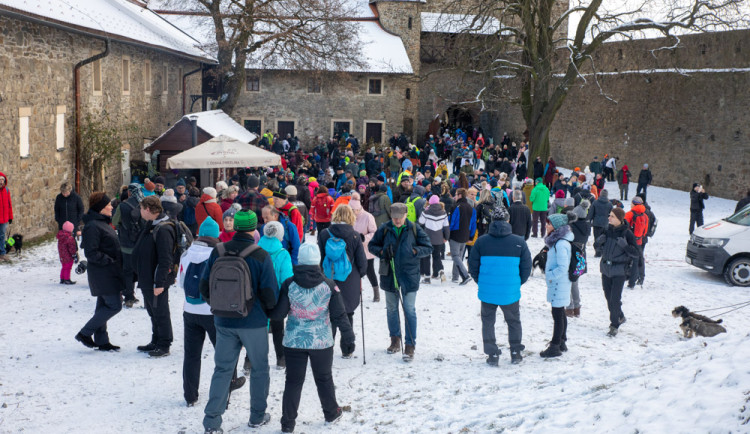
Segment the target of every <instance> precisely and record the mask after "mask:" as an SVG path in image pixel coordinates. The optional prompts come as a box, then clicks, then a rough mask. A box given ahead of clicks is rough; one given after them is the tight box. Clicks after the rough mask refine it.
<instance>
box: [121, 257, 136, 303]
mask: <svg viewBox="0 0 750 434" xmlns="http://www.w3.org/2000/svg"><path fill="white" fill-rule="evenodd" d="M122 273H123V275H124V276H125V289H124V290H123V291H122V295H123V296H124V297H125V301H128V300H133V299H135V270H133V255H132V254H130V253H125V252H122Z"/></svg>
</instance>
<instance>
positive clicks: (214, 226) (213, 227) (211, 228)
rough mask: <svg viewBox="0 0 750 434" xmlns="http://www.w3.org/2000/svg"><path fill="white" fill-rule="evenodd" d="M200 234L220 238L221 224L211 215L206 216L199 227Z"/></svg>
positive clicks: (200, 235)
mask: <svg viewBox="0 0 750 434" xmlns="http://www.w3.org/2000/svg"><path fill="white" fill-rule="evenodd" d="M198 236H199V237H211V238H219V224H218V223H216V220H214V219H212V218H211V217H206V219H205V220H203V223H201V227H200V228H199V229H198Z"/></svg>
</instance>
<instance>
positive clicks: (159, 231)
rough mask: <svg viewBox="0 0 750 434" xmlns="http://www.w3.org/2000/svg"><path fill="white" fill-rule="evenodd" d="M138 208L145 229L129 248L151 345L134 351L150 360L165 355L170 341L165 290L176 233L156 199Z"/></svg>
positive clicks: (169, 280)
mask: <svg viewBox="0 0 750 434" xmlns="http://www.w3.org/2000/svg"><path fill="white" fill-rule="evenodd" d="M140 206H141V218H143V219H144V220H146V225H145V227H144V228H143V230H142V231H141V233H140V235H139V236H138V241H137V242H136V243H135V247H134V248H133V261H134V268H135V271H136V275H137V276H138V287H139V288H141V292H142V294H143V302H144V304H145V305H146V311H147V312H148V316H149V317H150V318H151V342H149V343H148V344H147V345H143V346H139V347H138V351H141V352H147V353H148V355H149V356H151V357H163V356H168V355H169V347H170V346H171V345H172V339H173V337H172V319H171V317H170V314H169V286H170V285H172V284H173V283H174V281H175V277H176V275H175V273H174V270H173V265H174V263H173V262H174V257H173V252H172V250H173V248H174V245H175V237H176V232H175V228H174V226H173V223H172V222H170V221H169V217H168V216H167V215H166V214H165V213H164V209H163V208H162V206H161V201H160V200H159V197H158V196H149V197H146V198H144V199H143V201H141V204H140Z"/></svg>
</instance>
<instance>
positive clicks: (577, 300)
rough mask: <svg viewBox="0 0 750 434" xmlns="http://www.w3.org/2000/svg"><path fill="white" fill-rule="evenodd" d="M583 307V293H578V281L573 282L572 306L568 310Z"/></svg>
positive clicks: (571, 285)
mask: <svg viewBox="0 0 750 434" xmlns="http://www.w3.org/2000/svg"><path fill="white" fill-rule="evenodd" d="M577 307H581V293H580V291H578V281H577V280H576V281H575V282H571V284H570V304H569V305H568V309H575V308H577Z"/></svg>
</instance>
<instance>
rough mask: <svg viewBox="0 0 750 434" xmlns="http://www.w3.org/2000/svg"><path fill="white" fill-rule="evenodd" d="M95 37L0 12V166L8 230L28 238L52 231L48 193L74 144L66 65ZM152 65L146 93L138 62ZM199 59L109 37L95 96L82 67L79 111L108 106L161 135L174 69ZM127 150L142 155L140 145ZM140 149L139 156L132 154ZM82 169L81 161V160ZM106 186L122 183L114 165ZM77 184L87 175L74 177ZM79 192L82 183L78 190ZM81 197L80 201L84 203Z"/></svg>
mask: <svg viewBox="0 0 750 434" xmlns="http://www.w3.org/2000/svg"><path fill="white" fill-rule="evenodd" d="M103 49H104V43H103V42H102V41H101V40H98V39H95V38H92V37H87V36H83V35H79V34H74V33H69V32H65V31H63V30H59V29H55V28H52V27H48V26H43V25H39V24H36V23H31V22H26V21H21V20H17V19H13V18H8V17H5V16H0V75H1V76H2V77H3V80H2V81H0V98H1V101H0V171H2V172H4V173H5V174H6V175H7V176H8V184H9V187H10V190H11V194H12V198H13V208H14V209H13V211H14V214H15V219H14V222H13V226H12V228H11V230H12V232H13V233H16V232H18V233H22V234H24V236H26V237H27V239H32V238H36V237H40V236H43V235H45V234H46V233H49V232H50V231H56V230H57V227H56V225H55V223H54V210H53V204H54V199H55V197H56V196H57V194H58V193H59V186H60V184H61V183H62V182H63V181H70V182H73V180H74V178H75V174H74V156H73V149H74V146H75V120H74V119H75V118H74V114H75V113H74V111H75V101H74V97H75V94H74V85H73V66H74V65H75V64H76V63H77V62H79V61H80V60H83V59H85V58H87V57H90V56H92V55H94V54H96V53H99V52H101V51H103ZM123 56H129V57H130V59H131V72H130V76H131V81H130V83H131V90H130V94H129V95H123V92H122V58H123ZM147 59H148V60H150V61H151V64H152V92H151V95H146V94H145V92H144V82H143V65H144V61H145V60H147ZM165 63H166V64H167V65H168V74H169V89H168V92H167V93H162V75H163V72H162V71H163V65H164V64H165ZM197 66H198V63H197V62H195V61H192V60H188V59H184V58H181V57H178V56H175V55H173V54H169V53H166V52H158V51H154V50H149V49H145V48H140V47H135V46H133V45H125V44H122V43H119V42H115V41H113V42H112V44H111V52H110V54H109V56H108V57H106V58H104V59H102V61H101V69H102V90H101V92H100V94H99V92H97V94H96V95H95V94H94V90H93V81H92V72H93V65H92V64H89V65H86V66H84V67H83V68H81V70H80V72H81V87H80V88H81V104H82V113H84V114H85V113H92V114H99V113H101V111H102V110H107V112H109V113H110V115H111V117H112V119H115V120H122V122H123V124H124V123H126V122H133V123H135V124H137V125H139V126H140V127H141V130H142V132H143V134H142V135H143V137H153V136H157V135H159V134H161V132H163V131H164V130H165V129H166V128H167V127H168V126H169V125H170V124H171V123H173V122H175V121H176V120H178V119H179V118H180V117H181V115H182V104H181V97H182V94H181V93H178V83H179V86H181V82H182V79H181V78H179V79H178V77H177V75H178V68H180V67H182V68H183V70H184V71H185V72H187V71H190V70H193V69H195V68H196V67H197ZM189 84H190V86H189V89H188V92H187V93H188V95H189V94H190V93H199V90H198V89H199V87H198V86H199V81H198V77H193V79H192V80H190V81H189ZM58 113H63V115H64V128H63V130H64V147H63V148H62V149H60V150H58V149H57V148H56V119H57V115H58ZM22 115H23V116H28V119H29V155H28V157H25V158H22V157H21V156H20V150H19V143H20V127H19V124H20V122H21V121H20V117H21V116H22ZM128 147H132V152H131V156H132V157H133V158H142V157H143V154H142V153H140V152H139V151H140V149H142V142H141V143H132V144H126V147H125V149H127V148H128ZM139 154H140V155H139ZM83 169H84V170H85V169H86V165H85V164H84V165H83ZM105 176H106V180H105V182H106V186H107V192H108V193H109V194H110V195H111V196H114V195H115V194H116V190H117V189H118V187H119V186H120V185H121V184H122V176H121V172H120V167H119V165H115V167H112V168H109V169H107V171H106V173H105ZM81 182H82V184H84V183H85V182H86V178H85V177H84V176H82V177H81ZM83 190H85V191H83V192H82V193H83V194H84V195H85V194H87V192H88V189H83ZM86 202H87V201H86V200H85V199H84V204H85V203H86Z"/></svg>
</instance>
